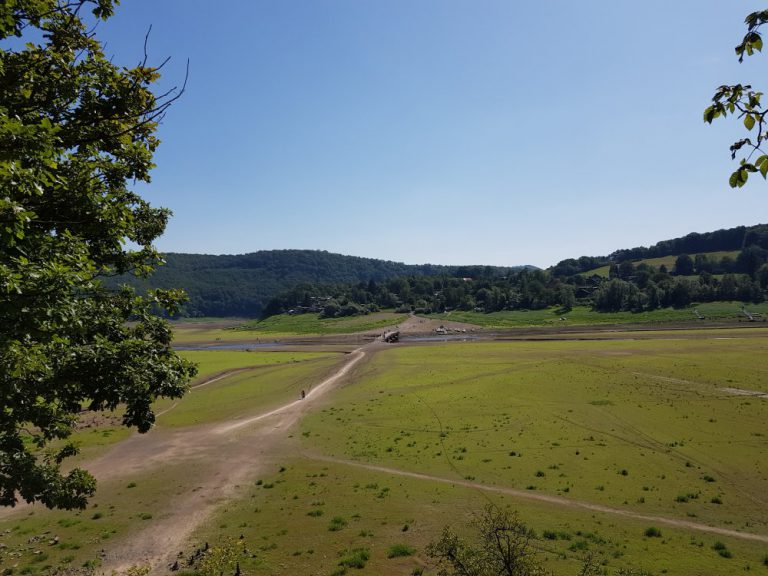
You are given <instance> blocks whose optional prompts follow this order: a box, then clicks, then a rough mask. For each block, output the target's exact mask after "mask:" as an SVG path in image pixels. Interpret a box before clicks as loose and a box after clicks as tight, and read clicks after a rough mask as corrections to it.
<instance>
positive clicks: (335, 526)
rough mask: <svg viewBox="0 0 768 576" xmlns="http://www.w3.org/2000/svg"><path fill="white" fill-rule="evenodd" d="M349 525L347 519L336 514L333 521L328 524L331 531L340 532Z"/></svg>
mask: <svg viewBox="0 0 768 576" xmlns="http://www.w3.org/2000/svg"><path fill="white" fill-rule="evenodd" d="M346 525H347V521H346V520H344V518H342V517H341V516H334V517H333V518H332V519H331V523H330V524H329V525H328V530H330V531H331V532H338V531H339V530H341V529H342V528H344V527H345V526H346Z"/></svg>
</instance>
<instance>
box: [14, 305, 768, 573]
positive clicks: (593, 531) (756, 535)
mask: <svg viewBox="0 0 768 576" xmlns="http://www.w3.org/2000/svg"><path fill="white" fill-rule="evenodd" d="M451 319H452V320H458V318H455V317H454V315H451ZM693 325H694V326H695V324H693ZM633 334H634V333H633V332H627V333H626V335H625V336H622V335H621V333H618V334H616V339H615V340H611V341H605V340H600V341H589V340H571V341H566V340H549V341H535V342H532V341H503V342H502V341H476V342H450V343H438V344H433V343H429V344H415V345H405V344H401V345H384V344H371V345H368V346H366V347H365V350H366V351H367V355H365V356H363V355H362V352H357V353H355V354H357V355H354V354H352V355H346V356H345V358H341V355H340V354H333V353H329V352H319V353H313V352H294V351H284V352H262V351H259V352H234V351H210V350H206V351H186V352H184V354H185V355H187V356H188V357H191V358H194V359H196V360H197V361H199V362H200V363H201V376H200V377H199V378H198V380H197V381H196V384H197V386H198V387H197V388H195V389H193V391H192V392H191V393H190V395H189V396H187V397H186V398H184V399H182V400H181V401H179V402H178V403H175V405H174V406H173V408H172V409H170V411H167V412H165V413H161V415H160V416H159V418H158V426H157V429H156V430H154V431H153V432H151V433H150V434H149V435H146V436H144V437H141V438H139V437H131V438H129V439H127V440H124V441H121V442H119V443H117V444H115V445H108V446H101V447H99V448H98V449H96V448H94V451H93V454H94V455H96V456H98V458H97V459H96V460H94V461H93V467H94V469H95V470H96V471H97V472H98V473H97V476H98V477H100V478H102V480H101V483H100V487H99V493H98V496H97V497H96V499H95V500H94V503H93V505H92V507H90V508H89V509H88V510H86V511H83V512H79V513H71V512H70V513H66V512H48V511H44V510H41V509H39V508H37V507H35V508H32V509H30V508H27V509H23V510H20V511H18V512H15V513H13V514H10V515H9V514H2V515H0V543H2V544H4V545H5V546H6V547H5V548H0V565H2V566H3V567H6V566H11V567H13V566H14V565H15V568H14V570H13V572H12V573H13V574H31V575H35V574H43V573H46V572H47V571H50V570H52V569H53V567H55V566H58V565H69V566H74V567H81V566H82V565H83V564H87V563H91V564H93V565H95V564H100V563H101V562H104V564H103V566H104V568H105V569H106V570H107V571H109V570H110V569H111V568H113V567H125V566H126V564H125V563H126V562H129V563H130V562H131V559H132V558H133V563H139V564H140V563H141V558H142V557H141V555H140V554H141V553H143V552H142V551H144V550H145V549H146V546H148V545H150V546H151V545H152V543H154V545H155V546H157V545H158V543H159V542H166V540H164V539H163V538H165V537H166V536H167V534H168V533H169V530H172V529H173V527H174V526H178V529H179V530H180V531H182V532H183V535H189V537H190V538H191V540H190V541H189V543H188V544H186V545H183V540H181V541H179V542H181V543H180V544H179V543H177V541H176V540H170V541H169V542H171V541H172V542H174V544H169V545H168V546H169V549H167V550H165V549H163V550H161V553H165V555H166V556H167V557H169V558H172V557H173V556H175V554H176V553H177V552H180V551H184V552H185V553H186V554H188V553H189V552H190V551H191V550H192V549H194V547H195V546H197V545H202V543H203V542H210V543H211V544H212V545H217V544H218V543H219V542H221V541H222V540H223V539H225V538H232V539H234V540H235V541H239V539H240V536H241V535H242V537H243V538H242V541H241V542H242V543H241V544H238V545H239V546H241V547H243V548H247V549H248V553H247V554H244V555H243V556H242V558H241V567H242V568H243V569H244V571H245V573H246V574H264V575H267V574H323V575H328V574H333V573H337V574H340V573H342V571H343V569H344V567H343V566H340V565H339V564H340V563H342V564H343V563H344V562H345V558H347V559H350V558H351V557H352V556H353V555H354V553H353V551H354V550H356V549H364V550H365V551H366V554H363V553H362V552H359V551H358V556H359V555H362V556H365V555H367V556H368V560H366V561H365V562H364V563H367V566H366V568H365V570H363V571H358V570H356V569H354V568H349V567H348V568H346V570H347V573H348V574H353V573H361V574H362V573H380V574H412V573H418V570H419V569H421V568H426V569H425V572H424V573H425V574H429V573H433V572H431V571H430V568H429V559H428V558H427V557H426V555H425V546H426V544H427V543H428V542H429V541H430V540H432V539H434V538H436V537H437V536H438V535H439V533H440V530H441V529H442V527H443V526H444V525H445V524H448V523H451V524H454V525H457V526H456V527H457V528H458V529H459V530H460V531H461V530H465V529H466V528H462V526H464V525H465V524H466V522H468V521H469V520H470V519H471V518H472V517H473V515H474V514H476V513H477V512H479V511H480V510H481V509H482V507H483V506H484V504H485V503H487V502H488V501H489V500H490V501H493V502H495V503H497V504H498V505H501V506H510V507H511V508H513V509H515V510H518V512H519V514H520V516H521V518H522V519H523V520H524V521H525V522H526V523H527V524H528V525H529V526H531V527H532V528H533V529H534V530H535V532H536V535H537V538H536V540H535V543H536V546H537V548H538V549H539V550H540V554H541V555H542V559H543V560H544V561H545V565H546V566H547V567H548V568H549V569H551V570H552V571H553V572H554V573H555V574H558V575H560V574H562V575H566V574H577V573H578V568H579V565H580V562H581V558H583V556H584V554H586V553H587V552H593V553H595V554H597V555H598V557H599V558H600V560H601V562H603V563H604V564H605V566H606V569H607V570H609V573H611V574H612V573H614V570H616V569H618V568H620V567H622V566H635V567H641V568H643V569H646V570H648V571H649V572H650V573H652V574H663V573H665V574H723V575H725V574H732V573H734V572H741V571H743V570H747V569H749V570H751V571H753V572H755V571H756V572H757V573H762V572H763V571H768V567H766V566H763V559H764V557H765V556H766V554H768V516H766V513H765V512H766V510H768V497H766V494H768V459H767V458H766V457H765V454H766V453H767V452H766V449H767V448H768V432H766V430H765V421H766V410H767V409H768V397H766V393H768V369H766V368H765V366H764V365H763V364H764V358H765V354H766V348H768V333H767V332H766V331H765V330H761V329H754V328H751V329H749V330H744V329H731V330H729V329H720V330H693V329H691V330H690V331H680V330H675V331H674V333H667V332H665V331H664V330H662V329H660V330H658V331H656V332H648V333H646V334H644V339H635V338H634V337H633ZM324 346H325V347H326V348H327V345H324ZM307 349H308V350H309V349H311V347H307ZM340 366H342V367H347V368H343V369H342V370H340V369H339V367H340ZM334 374H335V375H336V376H335V378H336V379H335V380H334V382H337V383H334V384H333V385H330V384H329V385H328V386H327V387H325V388H323V387H321V388H322V389H321V388H318V389H317V392H318V393H317V394H314V395H310V396H308V397H307V399H306V400H305V401H299V402H297V398H298V394H299V391H300V390H301V389H305V390H309V391H311V392H313V393H314V391H315V388H314V386H316V385H317V384H318V383H319V382H321V381H322V382H326V381H327V382H330V380H329V378H330V377H331V376H333V375H334ZM324 386H325V385H324ZM281 405H285V406H286V408H285V409H281V408H279V406H281ZM275 407H278V409H275ZM159 408H160V406H159ZM162 408H163V410H168V409H169V408H170V406H167V405H163V406H162ZM268 413H272V414H273V415H271V416H258V415H260V414H268ZM110 429H111V428H110ZM100 430H101V429H99V428H98V427H96V428H95V429H94V430H92V431H88V433H89V434H93V435H94V436H96V435H98V434H99V431H100ZM137 440H141V441H142V444H139V443H138V442H137ZM144 440H146V444H143V441H144ZM142 446H143V447H142ZM123 448H125V449H124V450H123V452H120V450H121V449H123ZM110 451H112V452H110ZM187 526H191V527H192V528H194V527H195V526H197V528H196V530H195V531H194V532H193V533H191V534H189V533H188V532H186V531H185V530H186V527H187ZM649 528H654V529H656V531H650V532H648V534H650V535H647V534H646V532H647V531H648V530H649ZM6 530H9V532H5V531H6ZM657 532H658V535H657ZM161 536H162V537H161ZM40 537H42V538H40ZM54 537H58V540H56V541H55V542H54V543H52V544H51V543H50V542H53V539H54ZM147 542H149V544H148V543H147ZM718 542H719V543H721V544H722V546H724V547H725V548H724V549H723V548H722V547H721V545H720V544H717V543H718ZM715 546H717V548H718V549H715V548H714V547H715ZM102 549H104V553H103V555H102V554H101V552H100V551H101V550H102ZM724 550H725V552H724ZM38 552H39V553H38ZM728 556H729V557H728ZM358 559H359V558H358ZM166 562H167V561H166ZM350 562H351V560H350ZM167 565H168V564H167V563H162V562H161V563H159V564H156V568H157V570H156V572H155V573H158V574H163V573H165V570H164V566H165V567H167ZM46 567H48V568H46ZM414 570H416V572H414Z"/></svg>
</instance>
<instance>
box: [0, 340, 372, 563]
mask: <svg viewBox="0 0 768 576" xmlns="http://www.w3.org/2000/svg"><path fill="white" fill-rule="evenodd" d="M380 346H381V344H379V343H373V344H368V345H366V346H364V347H361V348H358V349H356V350H354V351H353V352H351V353H349V354H348V355H347V356H346V357H345V360H344V362H343V364H341V366H339V368H338V369H337V370H336V371H335V372H334V373H332V374H331V375H330V376H328V377H327V378H326V379H324V380H323V381H322V382H320V383H319V384H317V385H315V386H313V387H312V388H311V389H310V390H309V392H308V394H307V395H306V397H305V398H304V399H303V400H301V399H299V400H295V401H292V402H289V403H287V404H285V405H283V406H280V407H279V408H276V409H274V410H270V411H268V412H265V413H261V414H256V415H252V416H247V417H245V418H243V419H236V420H230V421H227V422H223V423H221V422H219V423H216V424H207V425H201V426H195V427H190V428H184V429H176V430H174V429H162V428H160V429H156V430H154V431H153V432H152V433H151V434H148V435H142V434H135V435H134V436H131V437H130V438H128V439H127V440H125V441H123V442H121V443H119V444H117V445H116V446H115V447H114V448H113V449H112V450H110V451H109V452H108V453H106V454H105V455H103V456H102V457H100V458H97V459H96V460H94V461H92V462H89V463H84V464H82V466H83V467H84V468H86V469H87V470H89V471H90V472H91V473H92V474H93V475H94V476H95V477H96V478H97V480H98V481H99V482H110V481H122V480H123V479H124V478H126V477H129V476H131V475H134V474H139V473H144V474H147V473H152V472H153V471H154V470H157V471H158V473H162V470H163V468H164V467H169V466H174V465H178V464H181V465H184V464H191V466H187V468H189V469H190V472H189V475H188V476H187V477H185V478H183V479H180V482H181V483H182V484H183V492H182V493H181V495H180V496H178V497H177V498H173V499H172V500H173V501H171V502H167V503H166V504H165V505H164V507H163V509H159V510H155V511H154V516H155V517H154V519H153V521H152V523H151V524H148V525H147V526H146V527H143V528H142V530H141V531H140V532H136V533H132V534H130V535H128V536H127V537H125V538H123V539H122V540H121V541H115V542H114V543H113V544H112V545H111V546H110V548H109V550H105V551H104V552H103V554H102V566H101V571H102V573H104V574H111V573H113V571H123V570H126V569H128V568H130V567H131V566H135V565H142V566H147V565H148V566H151V567H152V569H153V573H156V574H157V573H165V572H166V568H167V566H168V565H170V564H171V563H172V562H173V560H174V558H175V556H176V554H177V553H178V552H179V551H181V550H182V549H183V546H184V544H185V543H186V541H187V540H188V539H189V537H190V536H191V535H192V533H193V532H194V531H195V529H197V528H198V527H199V526H200V525H201V523H202V522H203V521H204V520H205V519H206V518H208V517H209V516H210V515H211V514H212V513H213V512H215V511H216V510H217V509H218V508H219V507H220V506H221V505H222V504H223V503H224V502H226V501H227V500H228V499H231V498H233V497H234V496H236V493H237V490H238V486H239V485H241V484H245V483H247V482H248V481H249V480H251V479H253V478H254V477H256V476H257V475H258V474H259V473H261V472H262V471H263V470H264V467H265V466H266V465H268V464H269V463H270V461H271V455H272V454H274V453H275V450H276V448H277V447H278V446H281V445H282V443H283V442H284V440H285V438H286V436H287V435H288V433H287V430H288V429H290V428H291V427H292V426H293V425H295V424H296V423H297V422H298V421H299V420H300V419H301V417H302V416H303V415H304V414H305V413H306V412H308V411H309V410H310V409H311V408H312V404H314V402H313V400H317V399H319V398H320V397H322V396H323V395H325V394H327V393H328V392H330V391H331V390H333V389H334V387H336V386H338V385H339V383H340V382H341V381H342V379H343V378H344V377H346V376H347V375H348V374H349V373H350V371H351V370H352V369H353V368H354V367H355V366H356V365H357V364H358V363H359V362H360V361H361V360H363V358H365V356H366V353H367V351H368V350H370V349H375V348H378V347H380ZM248 369H249V368H238V369H234V370H230V371H227V372H226V373H221V374H217V375H214V376H212V377H210V378H209V379H207V380H205V381H203V382H201V383H199V384H197V385H196V387H199V386H205V385H208V384H212V383H213V382H215V381H218V380H221V379H223V378H226V377H228V376H232V375H234V374H238V373H240V372H244V371H246V370H248ZM172 408H173V406H171V407H170V408H169V410H170V409H172ZM174 482H175V479H174ZM20 508H23V507H17V508H16V509H15V511H14V512H13V513H19V511H20ZM9 513H10V511H9ZM6 515H8V514H6Z"/></svg>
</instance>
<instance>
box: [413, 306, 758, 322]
mask: <svg viewBox="0 0 768 576" xmlns="http://www.w3.org/2000/svg"><path fill="white" fill-rule="evenodd" d="M741 307H742V303H741V302H709V303H705V304H697V305H695V306H690V307H688V308H679V309H678V308H664V309H661V310H651V311H648V312H638V313H635V312H595V311H594V310H592V309H591V308H589V307H588V306H576V307H574V309H573V310H571V311H570V312H566V313H563V312H561V311H559V310H558V309H557V308H546V309H543V310H505V311H503V312H491V313H490V314H484V313H482V312H462V311H460V310H455V311H452V312H448V313H444V314H431V315H429V316H428V317H429V318H434V319H437V320H453V321H456V322H466V323H468V324H475V325H477V326H482V327H484V328H516V327H526V326H595V325H599V324H634V323H641V322H642V323H663V322H691V325H692V326H695V324H696V322H697V319H696V316H695V313H694V310H698V312H699V314H701V315H702V316H704V317H705V318H706V319H707V320H725V319H744V320H746V317H744V316H743V314H742V313H741ZM746 308H747V310H748V311H749V312H751V313H760V314H762V315H763V317H767V318H768V303H762V304H748V305H747V306H746Z"/></svg>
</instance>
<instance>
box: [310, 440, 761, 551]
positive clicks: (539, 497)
mask: <svg viewBox="0 0 768 576" xmlns="http://www.w3.org/2000/svg"><path fill="white" fill-rule="evenodd" d="M304 457H305V458H307V459H310V460H318V461H320V462H332V463H334V464H342V465H346V466H352V467H355V468H363V469H365V470H371V471H373V472H382V473H384V474H391V475H393V476H403V477H405V478H415V479H417V480H428V481H430V482H439V483H441V484H452V485H455V486H463V487H465V488H474V489H476V490H482V491H485V492H495V493H498V494H507V495H509V496H514V497H515V498H520V499H523V500H536V501H538V502H546V503H548V504H554V505H556V506H563V507H566V508H581V509H584V510H589V511H591V512H600V513H603V514H612V515H615V516H623V517H625V518H633V519H636V520H643V521H647V522H654V523H657V524H665V525H667V526H673V527H675V528H685V529H688V530H696V531H699V532H710V533H712V534H719V535H721V536H730V537H732V538H739V539H741V540H753V541H756V542H765V543H768V536H766V535H763V534H752V533H750V532H740V531H738V530H731V529H729V528H719V527H717V526H709V525H707V524H700V523H698V522H690V521H688V520H681V519H678V518H669V517H667V516H654V515H650V514H639V513H637V512H632V511H630V510H623V509H621V508H612V507H611V506H605V505H603V504H596V503H594V502H588V501H586V500H573V499H571V498H565V497H563V496H555V495H552V494H543V493H541V492H531V491H530V490H519V489H517V488H508V487H505V486H492V485H489V484H482V483H480V482H472V481H469V480H458V479H455V478H445V477H443V476H435V475H432V474H422V473H420V472H411V471H409V470H401V469H399V468H389V467H387V466H379V465H377V464H366V463H365V462H357V461H355V460H345V459H343V458H333V457H331V456H322V455H317V454H304Z"/></svg>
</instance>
